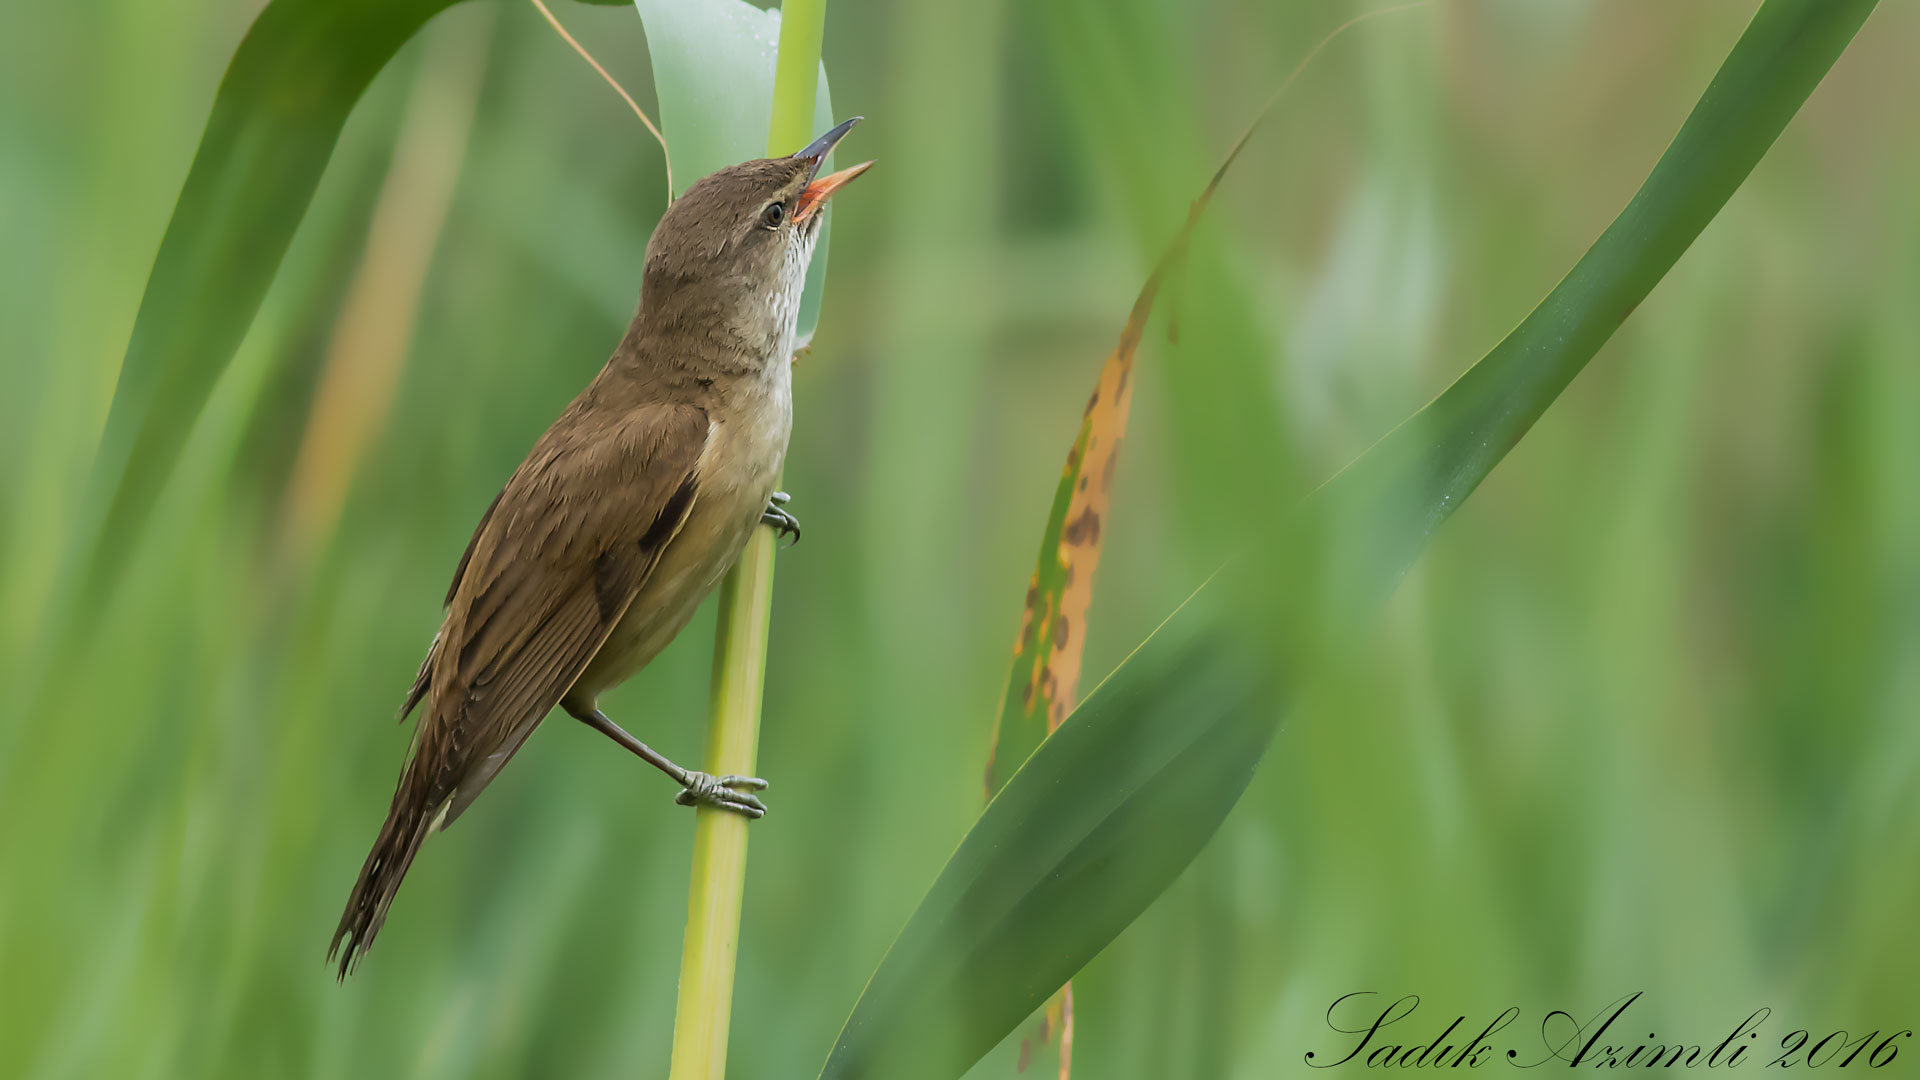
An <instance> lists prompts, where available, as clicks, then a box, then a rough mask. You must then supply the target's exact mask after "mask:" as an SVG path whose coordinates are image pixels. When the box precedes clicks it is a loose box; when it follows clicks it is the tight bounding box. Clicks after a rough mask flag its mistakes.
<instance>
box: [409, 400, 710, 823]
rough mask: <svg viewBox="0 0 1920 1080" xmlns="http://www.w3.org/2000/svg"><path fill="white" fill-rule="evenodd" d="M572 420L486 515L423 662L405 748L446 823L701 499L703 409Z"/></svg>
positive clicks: (587, 654)
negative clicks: (412, 731)
mask: <svg viewBox="0 0 1920 1080" xmlns="http://www.w3.org/2000/svg"><path fill="white" fill-rule="evenodd" d="M568 419H569V418H565V417H563V418H562V422H560V423H556V424H555V425H554V427H553V428H551V429H549V430H548V433H547V435H546V436H545V437H543V438H542V439H541V440H540V443H539V444H538V445H536V446H535V447H534V449H533V452H532V453H531V454H529V455H528V457H527V460H526V461H525V462H524V463H523V464H522V465H521V466H520V468H519V469H518V470H517V471H516V472H515V473H514V475H513V477H512V479H510V480H509V481H508V482H507V486H506V488H505V490H503V491H502V492H501V493H500V497H499V499H498V500H496V501H495V503H494V505H493V507H492V508H491V509H490V510H489V511H488V513H487V516H486V519H485V520H484V521H483V522H482V523H481V526H480V529H479V531H478V532H477V533H476V534H475V536H474V540H473V543H472V544H471V545H470V546H469V548H468V552H467V555H466V556H465V558H464V559H463V565H462V568H461V571H460V572H459V574H458V575H457V576H456V578H455V581H454V585H453V593H452V599H451V601H450V602H449V604H448V608H447V618H446V622H445V624H444V625H443V626H442V628H441V631H440V635H439V637H438V638H437V639H436V641H435V644H434V647H433V649H432V655H431V656H430V657H429V664H430V666H431V667H432V671H431V674H430V677H429V680H428V681H429V683H430V686H431V691H432V695H433V704H432V706H431V709H430V711H429V712H428V713H427V715H426V716H425V718H424V719H423V720H422V722H421V727H420V731H419V733H418V734H417V736H416V740H417V741H416V744H415V748H414V756H415V758H416V759H417V760H418V761H419V763H420V764H421V765H422V766H425V767H426V768H424V769H423V770H422V771H423V773H425V774H426V775H427V776H431V777H432V780H431V781H430V782H429V783H430V788H431V790H432V795H431V798H432V799H434V800H435V801H436V802H437V801H440V800H445V799H448V798H451V800H452V803H451V806H450V807H449V810H448V814H447V817H446V820H447V821H449V822H450V821H451V820H452V819H453V818H454V817H456V816H458V814H459V813H460V812H461V811H462V810H464V809H465V808H466V807H467V805H468V804H470V803H471V802H472V801H473V799H474V798H475V797H476V796H478V795H479V793H480V790H481V789H482V788H484V787H485V786H486V785H487V783H488V782H489V781H491V780H492V779H493V777H494V775H495V774H496V773H498V772H499V771H500V768H501V767H502V766H503V765H505V764H506V762H507V760H508V759H509V758H511V757H512V756H513V754H514V751H516V750H518V749H519V748H520V744H521V743H522V742H524V741H525V740H526V738H527V736H528V735H529V734H531V733H532V731H533V729H534V727H535V726H537V725H538V724H539V722H540V720H541V718H542V717H544V716H545V715H546V714H547V712H548V711H549V710H551V709H552V708H553V707H554V705H556V704H558V703H559V701H560V699H561V698H562V697H563V696H564V695H565V694H566V692H567V690H568V689H569V688H570V687H571V686H572V685H573V682H574V680H575V679H577V678H579V676H580V672H581V671H582V670H584V669H585V668H586V666H587V664H588V662H589V661H591V660H592V659H593V656H594V654H595V653H596V652H598V651H599V650H600V646H601V644H602V643H603V642H605V641H606V638H607V635H608V633H609V632H610V631H611V630H612V629H613V627H614V625H615V624H616V623H618V622H619V621H620V617H621V615H622V614H624V613H625V611H626V609H627V605H628V604H629V603H631V602H632V601H633V598H634V596H635V594H637V593H638V592H639V591H640V586H641V585H642V584H643V583H644V582H645V581H646V579H647V575H648V574H649V573H651V572H652V570H653V567H654V566H655V564H657V563H658V562H659V558H660V553H661V552H662V551H663V550H664V549H665V548H666V546H667V544H668V543H669V542H670V541H671V540H672V539H673V537H674V535H675V534H676V533H677V532H678V531H679V529H680V526H681V524H682V523H683V522H685V520H686V516H687V513H688V511H689V510H690V509H691V507H692V506H693V502H694V500H695V498H697V497H698V491H699V476H698V471H699V463H700V458H701V454H702V452H703V451H704V449H705V447H706V443H707V439H708V437H709V433H710V430H711V429H710V425H709V423H708V419H707V415H706V413H705V411H703V410H701V409H699V408H695V407H693V406H684V405H682V406H671V405H661V406H657V407H649V408H642V409H638V410H633V411H631V412H627V413H625V414H624V415H622V416H621V417H619V418H617V419H610V420H609V422H608V423H604V424H595V423H582V422H579V418H573V420H574V422H571V423H569V422H567V421H568ZM583 432H590V433H591V434H581V433H583ZM424 778H425V777H424V776H423V779H424Z"/></svg>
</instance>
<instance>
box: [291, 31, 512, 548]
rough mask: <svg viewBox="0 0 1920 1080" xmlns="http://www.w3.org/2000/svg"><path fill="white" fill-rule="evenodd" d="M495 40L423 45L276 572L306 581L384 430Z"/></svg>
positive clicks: (337, 328)
mask: <svg viewBox="0 0 1920 1080" xmlns="http://www.w3.org/2000/svg"><path fill="white" fill-rule="evenodd" d="M491 30H492V20H491V18H489V19H487V20H486V21H485V22H483V23H481V24H480V26H479V29H478V30H477V31H475V32H472V33H461V34H445V33H442V34H438V35H432V36H431V37H430V38H429V41H428V43H427V50H426V55H425V56H424V57H423V58H422V59H421V63H420V73H419V74H418V75H417V76H415V78H414V88H413V93H412V96H411V98H410V99H409V100H408V103H407V112H406V117H405V119H404V120H403V121H402V123H401V127H400V135H399V138H398V139H397V140H396V141H395V143H394V150H393V164H392V165H391V166H390V167H389V168H388V170H387V178H386V181H385V183H383V184H382V186H381V188H380V196H379V199H378V201H377V202H376V203H375V204H374V210H373V220H372V222H371V224H369V225H368V227H367V247H366V253H365V254H364V255H363V256H362V257H361V260H360V266H359V269H358V270H357V271H355V273H354V276H353V283H352V285H351V286H350V287H349V288H348V291H347V299H346V302H345V304H344V305H343V306H342V309H341V312H340V318H339V320H338V321H337V322H336V323H335V324H334V329H333V338H332V340H331V341H330V342H329V344H328V346H327V357H326V365H325V367H324V368H323V369H322V372H321V376H320V384H319V388H318V389H317V390H316V391H315V393H314V399H313V409H312V411H311V412H310V413H309V414H308V418H307V429H306V433H305V434H304V435H303V436H302V437H301V440H300V449H299V452H298V454H297V455H296V456H295V458H294V466H293V471H292V475H291V479H290V480H289V481H288V484H287V494H286V497H285V500H284V501H283V503H282V504H281V509H280V523H279V537H278V541H277V544H276V551H275V564H276V568H277V569H279V570H283V571H293V572H298V571H303V570H305V569H306V568H307V567H308V566H309V565H310V564H311V563H312V561H313V559H314V558H315V557H316V556H317V555H319V554H320V552H321V551H322V550H323V549H324V548H325V546H326V545H327V543H328V541H330V540H331V539H332V537H333V532H334V527H335V525H336V524H337V523H338V522H339V519H340V511H341V509H342V508H343V507H344V506H345V505H346V501H347V493H348V489H349V488H350V487H351V486H352V482H353V476H354V473H355V472H356V471H357V469H358V468H359V464H360V461H361V459H362V458H363V457H365V455H366V452H367V450H368V449H369V448H370V447H371V446H372V445H373V443H374V442H375V441H376V440H378V439H379V438H380V436H381V434H382V433H383V432H384V431H385V430H386V424H387V415H388V413H389V412H390V411H391V410H392V407H393V395H394V390H395V389H396V387H398V385H399V382H400V372H401V369H402V368H403V367H405V365H406V361H407V350H408V348H409V347H410V346H411V345H412V343H413V331H414V325H415V323H416V322H417V321H418V319H419V314H420V294H421V290H422V288H423V287H424V286H425V284H426V279H427V271H428V269H429V267H431V265H432V263H433V254H434V252H435V251H436V250H438V248H439V246H440V233H441V230H442V229H443V228H444V227H445V225H446V221H447V210H448V208H449V207H450V206H451V205H452V202H453V190H454V186H455V185H456V184H457V183H458V182H459V179H460V165H461V163H462V162H463V161H465V160H466V156H467V137H468V135H469V134H470V133H471V131H472V129H473V117H474V111H475V109H476V108H477V106H478V105H479V101H480V85H481V82H482V81H483V79H484V77H485V74H486V64H487V51H488V41H489V38H490V37H491Z"/></svg>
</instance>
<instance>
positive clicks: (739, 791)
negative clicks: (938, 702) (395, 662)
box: [327, 117, 873, 980]
mask: <svg viewBox="0 0 1920 1080" xmlns="http://www.w3.org/2000/svg"><path fill="white" fill-rule="evenodd" d="M860 119H861V118H860V117H854V118H853V119H851V120H848V121H846V122H845V123H842V124H840V125H838V126H837V127H835V128H833V129H832V130H831V131H828V132H827V133H826V134H824V135H822V136H820V137H819V138H818V139H816V140H814V141H813V142H812V143H810V144H808V145H807V146H806V147H805V148H803V149H801V150H800V151H798V152H797V153H794V154H791V155H789V156H786V157H777V158H764V159H759V160H754V161H747V162H743V163H741V164H738V165H732V166H728V167H726V168H723V169H720V170H719V171H717V172H715V173H713V174H711V175H709V176H706V177H704V178H702V179H701V180H699V181H698V182H696V183H695V184H693V185H692V186H691V187H689V188H688V189H687V190H686V192H685V193H684V194H682V195H681V196H680V197H679V198H678V199H675V200H673V202H672V203H671V204H670V205H669V206H668V208H667V210H666V211H665V212H664V213H663V214H662V215H661V218H660V222H659V224H658V225H657V226H656V227H655V228H654V231H653V235H652V236H651V237H650V238H649V240H648V241H647V246H646V252H645V259H644V262H643V267H642V273H641V285H640V300H639V304H638V306H637V309H636V311H635V313H634V316H633V319H632V321H631V323H630V324H629V325H628V327H627V331H626V333H625V334H624V335H623V336H622V338H621V340H620V343H619V345H618V346H617V347H616V348H615V349H614V351H613V355H612V357H611V358H610V359H609V360H608V361H607V363H606V365H605V366H604V367H603V368H602V369H601V370H600V373H599V374H598V375H597V376H595V377H594V379H593V380H592V381H591V382H590V383H589V384H588V385H587V387H586V388H585V389H584V390H582V391H581V392H580V394H579V395H578V396H577V397H575V398H574V399H573V401H572V403H571V404H569V405H568V406H567V408H566V409H565V411H563V412H562V413H561V414H560V417H559V419H557V420H555V421H554V422H553V424H552V425H551V426H550V427H548V428H547V430H546V432H545V433H544V434H543V435H541V436H540V438H539V440H538V441H536V442H535V443H534V445H533V448H532V450H530V451H529V452H528V454H527V456H526V459H525V460H524V461H522V462H521V463H520V466H519V467H518V468H517V469H515V470H514V472H513V474H512V476H511V477H510V478H509V479H508V480H507V482H506V485H505V486H504V487H503V488H502V489H501V491H500V493H499V495H497V496H496V497H495V498H494V500H493V503H492V505H491V506H489V507H488V508H487V510H486V512H485V513H484V514H483V515H481V518H480V523H479V526H478V527H477V528H476V529H475V530H474V532H473V538H472V539H471V540H470V541H469V542H468V544H467V548H466V552H465V554H463V555H461V557H460V562H459V565H458V567H457V568H456V569H455V570H454V574H453V583H452V585H451V586H450V587H449V588H448V590H447V595H446V601H445V605H444V618H443V620H442V622H441V625H440V628H439V630H438V632H437V633H435V635H434V637H433V640H432V641H431V643H430V644H429V645H428V648H427V655H426V659H425V660H424V661H423V662H422V663H421V665H420V670H419V674H418V675H417V676H416V677H415V679H414V681H413V685H412V687H411V689H410V690H409V691H408V692H407V695H406V700H405V702H404V703H403V704H402V706H401V709H400V718H401V719H402V720H405V719H406V717H407V715H408V714H409V713H412V712H414V710H415V709H416V708H418V709H420V719H419V722H418V724H417V726H416V727H415V729H414V733H413V738H412V740H411V742H410V744H409V746H408V750H407V755H406V759H405V763H404V765H403V767H402V769H401V773H400V779H399V782H398V784H397V785H396V787H395V790H394V794H393V802H392V804H391V806H390V807H389V809H388V811H387V817H386V821H385V823H384V824H382V825H381V827H380V832H379V835H378V837H377V838H376V839H375V841H374V844H373V849H372V850H371V851H370V852H369V853H368V855H367V858H366V862H365V863H364V864H363V865H362V867H361V869H360V874H359V877H358V879H357V880H356V881H355V882H354V885H353V891H352V893H351V894H350V896H349V898H348V900H347V906H346V911H345V912H344V913H343V914H342V915H341V917H340V924H339V927H338V928H337V929H336V930H335V931H334V935H333V940H332V942H331V944H330V945H329V946H328V949H327V960H328V962H329V963H330V964H331V963H335V962H336V961H337V963H338V965H339V970H338V977H339V978H340V979H342V980H344V979H345V978H346V977H347V975H348V974H349V973H351V972H352V971H354V970H355V968H356V967H357V966H358V963H359V961H360V960H361V959H362V958H363V957H364V956H365V954H366V951H367V949H368V948H369V947H370V946H371V945H372V944H373V940H374V937H375V936H376V935H377V934H378V933H379V932H380V928H381V926H382V925H383V924H384V923H385V921H386V917H387V912H388V909H389V908H390V907H391V906H392V904H393V900H394V897H395V895H396V894H397V893H398V892H399V889H400V883H401V880H402V879H403V878H404V877H405V876H406V873H407V869H408V867H410V866H411V865H412V863H413V860H414V857H415V855H416V854H418V853H419V850H420V846H421V844H422V843H423V842H424V841H425V839H426V838H427V836H428V835H429V834H431V833H433V832H435V831H438V830H440V829H444V828H446V827H447V826H449V825H451V824H452V823H453V822H454V821H455V820H456V819H458V818H459V816H460V815H461V814H462V813H463V812H465V810H466V809H467V807H469V806H471V805H472V804H473V801H474V799H476V798H478V797H479V795H480V793H481V792H482V791H484V790H485V789H486V786H487V784H488V783H490V782H491V781H492V780H493V778H494V777H495V776H497V775H498V774H499V772H500V770H501V769H502V768H504V767H505V766H506V764H507V762H508V761H509V760H511V759H512V758H513V755H514V753H515V751H517V750H519V749H520V746H521V744H523V743H524V742H526V740H527V737H528V736H529V735H531V734H532V733H533V730H534V728H536V727H538V726H539V724H540V722H541V720H542V719H543V718H544V717H545V716H546V715H547V713H548V712H550V711H552V709H553V708H554V707H555V706H556V705H557V706H559V707H560V708H562V709H564V710H565V711H566V712H567V713H568V714H569V715H570V716H572V717H574V718H575V719H577V720H579V721H581V722H583V723H585V724H587V725H588V726H590V727H592V728H594V729H596V730H598V731H600V732H602V733H603V734H605V735H606V736H608V737H609V738H611V739H612V740H613V741H614V742H616V743H618V744H620V745H621V746H622V747H625V748H626V749H627V750H629V751H631V752H632V753H634V754H635V755H637V756H639V757H640V758H642V759H643V760H645V761H647V762H648V763H649V764H651V765H653V766H654V767H656V768H658V769H659V770H660V771H662V772H664V773H666V774H667V776H668V777H670V778H671V779H672V780H673V782H674V783H675V784H677V785H679V788H680V790H679V792H678V794H677V795H676V796H675V802H677V803H680V804H681V805H687V806H710V807H716V808H719V809H722V810H728V811H732V812H735V813H739V814H743V815H745V816H747V817H748V818H759V817H760V816H762V815H763V814H765V813H766V804H765V803H764V802H763V801H762V800H761V799H760V797H759V796H758V795H757V794H756V793H757V792H759V791H762V790H764V789H765V788H766V786H767V784H766V781H765V780H762V779H760V778H758V777H752V776H710V775H708V774H706V773H702V772H698V771H694V770H690V769H686V768H683V767H681V766H679V765H676V764H674V763H673V762H672V761H671V760H669V759H668V758H667V757H666V756H665V755H663V754H661V753H659V752H657V751H655V750H654V749H652V748H651V747H649V746H647V745H646V744H645V743H643V742H641V741H640V740H639V739H637V738H635V737H634V736H632V735H630V734H628V733H627V732H626V730H624V729H623V728H621V727H620V726H619V725H618V724H616V723H614V722H613V721H612V720H611V719H609V718H608V717H607V715H606V713H605V712H603V711H601V709H600V705H599V700H598V699H599V696H600V695H601V694H602V693H604V692H605V691H606V690H608V689H609V688H611V687H614V686H617V685H619V684H620V683H622V682H624V681H626V679H627V678H629V677H630V676H632V675H633V674H634V673H635V672H636V671H638V670H640V669H641V668H642V667H644V666H645V665H646V664H647V663H648V661H650V660H652V659H653V658H654V656H655V655H657V654H658V653H659V652H660V650H661V649H662V648H664V647H665V646H666V644H667V643H668V642H669V641H671V640H672V639H673V637H674V636H675V635H676V634H678V633H679V632H680V630H681V628H683V627H684V626H686V624H687V621H688V620H689V619H690V618H691V617H692V616H693V613H694V610H695V609H696V608H697V607H698V606H699V604H700V602H701V600H702V599H703V598H704V597H705V596H706V595H707V593H708V592H709V591H711V590H712V588H713V586H714V585H715V584H716V583H717V582H719V580H720V578H721V577H722V576H723V575H725V574H726V572H727V571H728V570H729V569H730V568H731V567H732V566H733V563H734V562H735V560H736V559H737V558H738V557H739V555H740V552H741V550H742V548H744V547H745V545H746V542H747V540H748V538H749V537H750V536H751V535H752V533H753V530H754V529H756V528H758V527H760V526H761V525H762V524H765V525H770V526H772V527H773V528H775V529H776V530H778V531H779V533H780V534H790V535H791V536H792V537H793V538H794V539H796V540H797V539H798V537H799V522H798V520H796V519H795V518H794V516H793V515H792V514H791V513H790V512H789V511H788V510H787V509H786V506H787V502H788V498H787V496H786V495H785V494H784V493H782V492H778V491H775V487H776V486H777V483H778V479H779V476H780V473H781V467H782V464H783V463H784V460H785V457H786V452H787V441H788V436H789V433H790V432H791V430H792V425H793V406H792V382H791V371H790V369H791V366H792V364H791V361H792V357H793V351H794V344H795V320H796V318H797V316H798V314H799V310H800V295H801V289H802V286H803V285H804V283H805V280H806V274H807V266H808V263H809V261H810V259H811V258H812V255H813V249H814V244H815V242H816V241H817V240H818V239H819V236H820V227H821V222H822V220H823V217H824V215H823V210H824V208H825V206H826V204H827V200H828V199H829V198H831V197H832V196H833V194H834V192H836V191H838V190H839V189H840V188H841V187H842V186H844V185H845V184H846V183H847V182H848V181H850V180H852V179H853V178H854V177H856V176H859V175H860V174H861V173H862V172H864V171H866V169H867V168H868V166H870V165H872V164H873V163H872V162H871V161H869V162H865V163H863V164H860V165H855V166H853V167H852V168H848V169H842V170H840V171H838V172H834V173H830V174H827V175H825V176H821V175H819V173H820V170H821V167H822V164H823V163H824V162H825V160H826V158H827V155H828V153H829V152H830V151H832V149H833V148H834V146H835V145H836V144H837V143H838V142H839V141H840V140H841V139H842V138H843V137H845V135H846V134H847V131H848V130H849V129H851V128H852V127H853V125H854V124H856V123H858V122H859V120H860Z"/></svg>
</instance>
